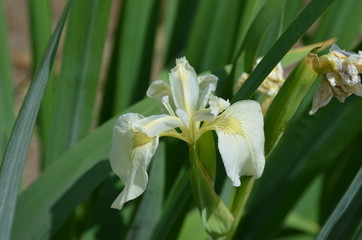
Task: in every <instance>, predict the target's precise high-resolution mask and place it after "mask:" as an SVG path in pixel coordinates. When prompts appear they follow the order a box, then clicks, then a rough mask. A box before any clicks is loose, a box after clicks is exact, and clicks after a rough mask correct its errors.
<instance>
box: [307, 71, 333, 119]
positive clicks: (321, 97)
mask: <svg viewBox="0 0 362 240" xmlns="http://www.w3.org/2000/svg"><path fill="white" fill-rule="evenodd" d="M332 97H333V92H332V88H331V86H330V85H329V83H328V80H327V79H325V78H324V79H322V82H321V84H320V85H319V86H318V88H317V90H316V92H315V94H314V97H313V104H312V109H311V110H310V111H309V115H313V114H315V113H316V112H317V110H318V109H319V108H321V107H324V106H325V105H327V104H328V103H329V102H330V101H331V99H332Z"/></svg>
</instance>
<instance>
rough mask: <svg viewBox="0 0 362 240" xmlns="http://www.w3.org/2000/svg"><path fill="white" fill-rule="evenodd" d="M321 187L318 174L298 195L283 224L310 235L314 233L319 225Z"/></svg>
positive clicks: (320, 179) (318, 228)
mask: <svg viewBox="0 0 362 240" xmlns="http://www.w3.org/2000/svg"><path fill="white" fill-rule="evenodd" d="M321 189H322V178H321V176H319V177H318V178H316V179H315V180H314V182H313V183H312V184H310V186H309V187H308V189H307V190H306V191H305V193H304V194H303V196H301V197H300V199H299V200H298V202H297V204H296V206H295V207H294V209H293V211H291V212H290V213H289V214H288V216H287V217H286V219H285V226H286V227H287V228H292V229H295V230H299V231H302V232H304V233H308V234H311V235H316V234H317V233H318V232H319V230H320V226H319V223H318V220H319V211H318V208H319V202H320V195H321V194H320V193H321Z"/></svg>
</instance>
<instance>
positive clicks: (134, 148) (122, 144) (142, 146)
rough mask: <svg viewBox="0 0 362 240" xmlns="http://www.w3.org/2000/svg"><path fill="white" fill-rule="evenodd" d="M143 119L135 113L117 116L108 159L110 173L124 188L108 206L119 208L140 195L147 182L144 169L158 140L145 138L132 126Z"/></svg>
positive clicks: (145, 169) (144, 135) (156, 138)
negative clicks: (116, 177) (112, 173)
mask: <svg viewBox="0 0 362 240" xmlns="http://www.w3.org/2000/svg"><path fill="white" fill-rule="evenodd" d="M143 118H144V117H143V116H142V115H140V114H136V113H127V114H124V115H121V116H120V117H119V118H118V119H117V121H116V123H115V125H114V127H113V139H112V148H111V152H110V156H109V160H110V164H111V167H112V170H113V171H114V172H115V173H116V174H117V176H118V177H120V178H121V180H122V182H123V183H124V185H125V187H124V189H123V190H122V192H121V193H120V194H119V195H118V197H117V198H116V200H115V201H114V202H113V204H112V208H116V209H121V208H122V207H123V204H124V203H125V202H128V201H130V200H132V199H135V198H137V197H138V196H140V195H141V194H142V193H143V192H144V191H145V189H146V186H147V183H148V175H147V166H148V164H149V163H150V160H151V158H152V156H153V155H154V153H155V151H156V148H157V146H158V137H152V138H150V137H148V136H147V135H146V134H144V133H142V132H139V131H138V130H137V129H135V128H134V127H133V123H134V122H136V121H138V120H140V119H143Z"/></svg>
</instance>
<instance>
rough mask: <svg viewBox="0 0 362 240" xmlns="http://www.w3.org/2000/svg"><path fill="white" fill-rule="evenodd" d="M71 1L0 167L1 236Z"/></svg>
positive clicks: (6, 235) (11, 210) (9, 216)
mask: <svg viewBox="0 0 362 240" xmlns="http://www.w3.org/2000/svg"><path fill="white" fill-rule="evenodd" d="M72 2H73V1H70V2H69V3H68V4H67V6H66V7H65V9H64V11H63V15H62V17H61V18H60V20H59V22H58V25H57V27H56V29H55V31H54V33H53V36H52V38H51V40H50V42H49V45H48V48H47V50H46V52H45V55H44V56H43V60H42V62H41V64H40V65H39V68H38V70H37V71H36V73H35V75H34V79H33V81H32V83H31V85H30V87H29V90H28V92H27V94H26V97H25V100H24V103H23V105H22V107H21V109H20V112H19V115H18V117H17V119H16V122H15V126H14V129H13V131H12V133H11V136H10V140H9V143H8V146H7V148H6V152H5V156H4V160H3V164H2V166H1V170H0V185H1V188H0V196H1V198H0V215H1V216H6V221H2V223H1V224H0V239H4V240H7V239H9V237H10V230H11V226H12V222H13V218H14V211H15V205H16V200H17V194H18V189H19V184H20V180H21V177H22V171H23V168H24V163H25V158H26V154H27V152H28V148H29V144H30V139H31V136H32V133H33V128H34V124H35V119H36V115H37V113H38V110H39V106H40V101H41V98H42V96H43V93H44V89H45V85H46V82H47V80H48V78H49V75H50V71H51V67H52V65H53V61H54V57H55V53H56V50H57V47H58V43H59V39H60V36H61V33H62V30H63V27H64V23H65V20H66V18H67V15H68V11H69V8H70V6H71V4H72Z"/></svg>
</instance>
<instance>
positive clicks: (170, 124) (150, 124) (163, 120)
mask: <svg viewBox="0 0 362 240" xmlns="http://www.w3.org/2000/svg"><path fill="white" fill-rule="evenodd" d="M182 125H183V123H182V121H181V119H180V118H178V117H175V116H170V115H166V114H160V115H153V116H150V117H147V118H144V119H141V120H138V121H136V122H135V123H134V127H135V128H137V129H138V130H140V131H141V132H143V133H145V134H146V135H147V136H148V137H155V136H157V135H159V134H160V133H162V132H165V131H167V130H170V129H173V128H177V127H180V126H182Z"/></svg>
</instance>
